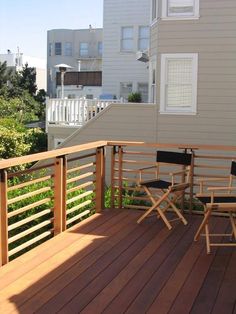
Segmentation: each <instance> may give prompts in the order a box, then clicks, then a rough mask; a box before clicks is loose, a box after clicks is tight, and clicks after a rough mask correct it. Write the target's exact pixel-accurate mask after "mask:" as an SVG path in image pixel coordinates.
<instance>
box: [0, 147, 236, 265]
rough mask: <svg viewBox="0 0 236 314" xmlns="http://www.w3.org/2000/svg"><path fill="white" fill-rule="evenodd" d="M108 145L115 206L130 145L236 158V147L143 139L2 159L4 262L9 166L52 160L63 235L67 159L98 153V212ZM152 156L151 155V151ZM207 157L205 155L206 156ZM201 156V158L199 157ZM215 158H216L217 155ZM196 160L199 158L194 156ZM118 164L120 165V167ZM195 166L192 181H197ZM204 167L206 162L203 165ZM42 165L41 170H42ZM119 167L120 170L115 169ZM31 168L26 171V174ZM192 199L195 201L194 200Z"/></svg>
mask: <svg viewBox="0 0 236 314" xmlns="http://www.w3.org/2000/svg"><path fill="white" fill-rule="evenodd" d="M106 147H109V148H111V159H110V162H111V164H110V166H111V168H110V169H111V207H112V208H114V207H115V187H114V181H115V172H116V173H117V178H118V189H117V190H118V196H116V197H117V200H118V202H117V204H118V206H119V208H122V206H123V205H122V203H123V195H122V192H123V182H122V181H123V163H124V153H125V151H124V149H125V148H126V147H143V148H151V149H179V150H185V151H192V153H193V154H194V155H197V157H198V156H199V155H198V154H196V152H198V151H199V150H206V151H212V152H213V151H225V152H226V151H228V152H230V153H231V154H232V155H234V156H235V158H236V146H219V145H214V146H213V145H184V144H159V143H149V144H147V143H143V142H128V141H125V142H120V141H97V142H93V143H87V144H83V145H77V146H73V147H68V148H61V149H57V150H54V151H49V152H44V153H38V154H34V155H28V156H23V157H19V158H12V159H8V160H1V161H0V245H1V247H0V265H4V264H6V263H8V260H9V258H8V213H7V204H8V198H7V191H8V187H7V180H8V178H10V177H11V174H10V175H8V173H7V170H8V168H11V167H14V166H19V165H22V164H26V163H32V162H36V161H46V160H53V161H51V164H50V166H51V167H52V169H54V178H53V180H54V187H53V188H54V235H57V234H60V233H61V232H63V231H64V230H66V187H67V168H68V166H67V163H68V161H67V159H68V160H69V158H68V155H71V154H75V153H76V154H78V153H81V152H85V151H91V150H93V151H94V150H95V154H88V155H86V157H87V156H88V157H89V156H91V155H93V156H95V158H96V159H95V166H96V168H95V173H94V174H95V176H96V180H95V183H96V190H95V194H96V198H95V211H96V212H97V213H99V212H101V211H102V210H103V209H104V194H105V188H104V186H105V168H106V160H107V157H106ZM149 155H150V154H149ZM203 157H204V156H203ZM198 158H199V157H198ZM213 158H214V157H213ZM215 158H219V159H225V160H226V159H230V157H228V156H227V157H226V156H215ZM71 160H76V157H75V158H73V159H70V160H69V161H71ZM194 160H195V159H194ZM117 165H118V168H117ZM194 167H195V164H194V165H193V172H192V178H191V182H192V183H193V182H194ZM202 167H203V168H204V167H205V165H202ZM42 168H43V166H41V165H40V166H39V167H38V169H42ZM115 168H117V169H115ZM219 169H224V166H221V167H220V166H219ZM27 172H28V170H27V171H26V173H27ZM189 195H190V199H192V198H193V184H192V188H191V189H190V193H189ZM190 201H191V200H190ZM191 212H192V204H191V202H190V213H191Z"/></svg>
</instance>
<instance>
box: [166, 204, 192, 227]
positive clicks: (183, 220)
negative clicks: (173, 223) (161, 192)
mask: <svg viewBox="0 0 236 314" xmlns="http://www.w3.org/2000/svg"><path fill="white" fill-rule="evenodd" d="M167 202H168V203H169V204H170V206H171V207H172V208H173V210H174V211H175V213H176V215H177V216H178V217H179V219H180V220H181V221H182V222H183V224H184V225H187V223H188V222H187V220H186V219H185V218H184V216H183V215H182V214H181V213H180V211H179V210H178V208H177V207H176V206H175V204H174V203H173V202H172V201H171V200H169V199H167Z"/></svg>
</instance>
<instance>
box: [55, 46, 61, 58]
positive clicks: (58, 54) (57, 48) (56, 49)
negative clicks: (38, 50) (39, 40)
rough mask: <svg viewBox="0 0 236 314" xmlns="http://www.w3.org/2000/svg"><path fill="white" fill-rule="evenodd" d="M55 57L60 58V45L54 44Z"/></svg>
mask: <svg viewBox="0 0 236 314" xmlns="http://www.w3.org/2000/svg"><path fill="white" fill-rule="evenodd" d="M55 55H56V56H61V43H55Z"/></svg>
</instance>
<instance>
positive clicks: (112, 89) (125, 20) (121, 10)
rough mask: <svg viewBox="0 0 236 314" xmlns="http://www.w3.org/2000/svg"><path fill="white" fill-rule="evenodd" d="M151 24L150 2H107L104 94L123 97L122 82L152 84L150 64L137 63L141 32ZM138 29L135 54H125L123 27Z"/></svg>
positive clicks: (105, 3) (122, 0)
mask: <svg viewBox="0 0 236 314" xmlns="http://www.w3.org/2000/svg"><path fill="white" fill-rule="evenodd" d="M149 23H150V1H149V0H144V1H142V5H140V0H130V1H126V0H119V1H117V0H104V19H103V66H102V71H103V84H102V85H103V93H111V94H114V95H116V96H117V98H119V97H120V82H130V83H133V91H137V84H138V83H148V67H147V64H146V63H143V62H139V61H137V60H136V52H137V51H138V46H137V42H138V28H139V26H148V25H149ZM125 26H133V27H134V51H133V52H121V51H120V40H121V27H125Z"/></svg>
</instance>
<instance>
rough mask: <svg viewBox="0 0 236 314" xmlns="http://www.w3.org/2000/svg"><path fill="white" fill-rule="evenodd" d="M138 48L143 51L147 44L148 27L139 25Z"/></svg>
mask: <svg viewBox="0 0 236 314" xmlns="http://www.w3.org/2000/svg"><path fill="white" fill-rule="evenodd" d="M138 33H139V34H138V35H139V36H138V50H141V51H145V50H147V49H148V46H149V27H148V26H139V32H138Z"/></svg>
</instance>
